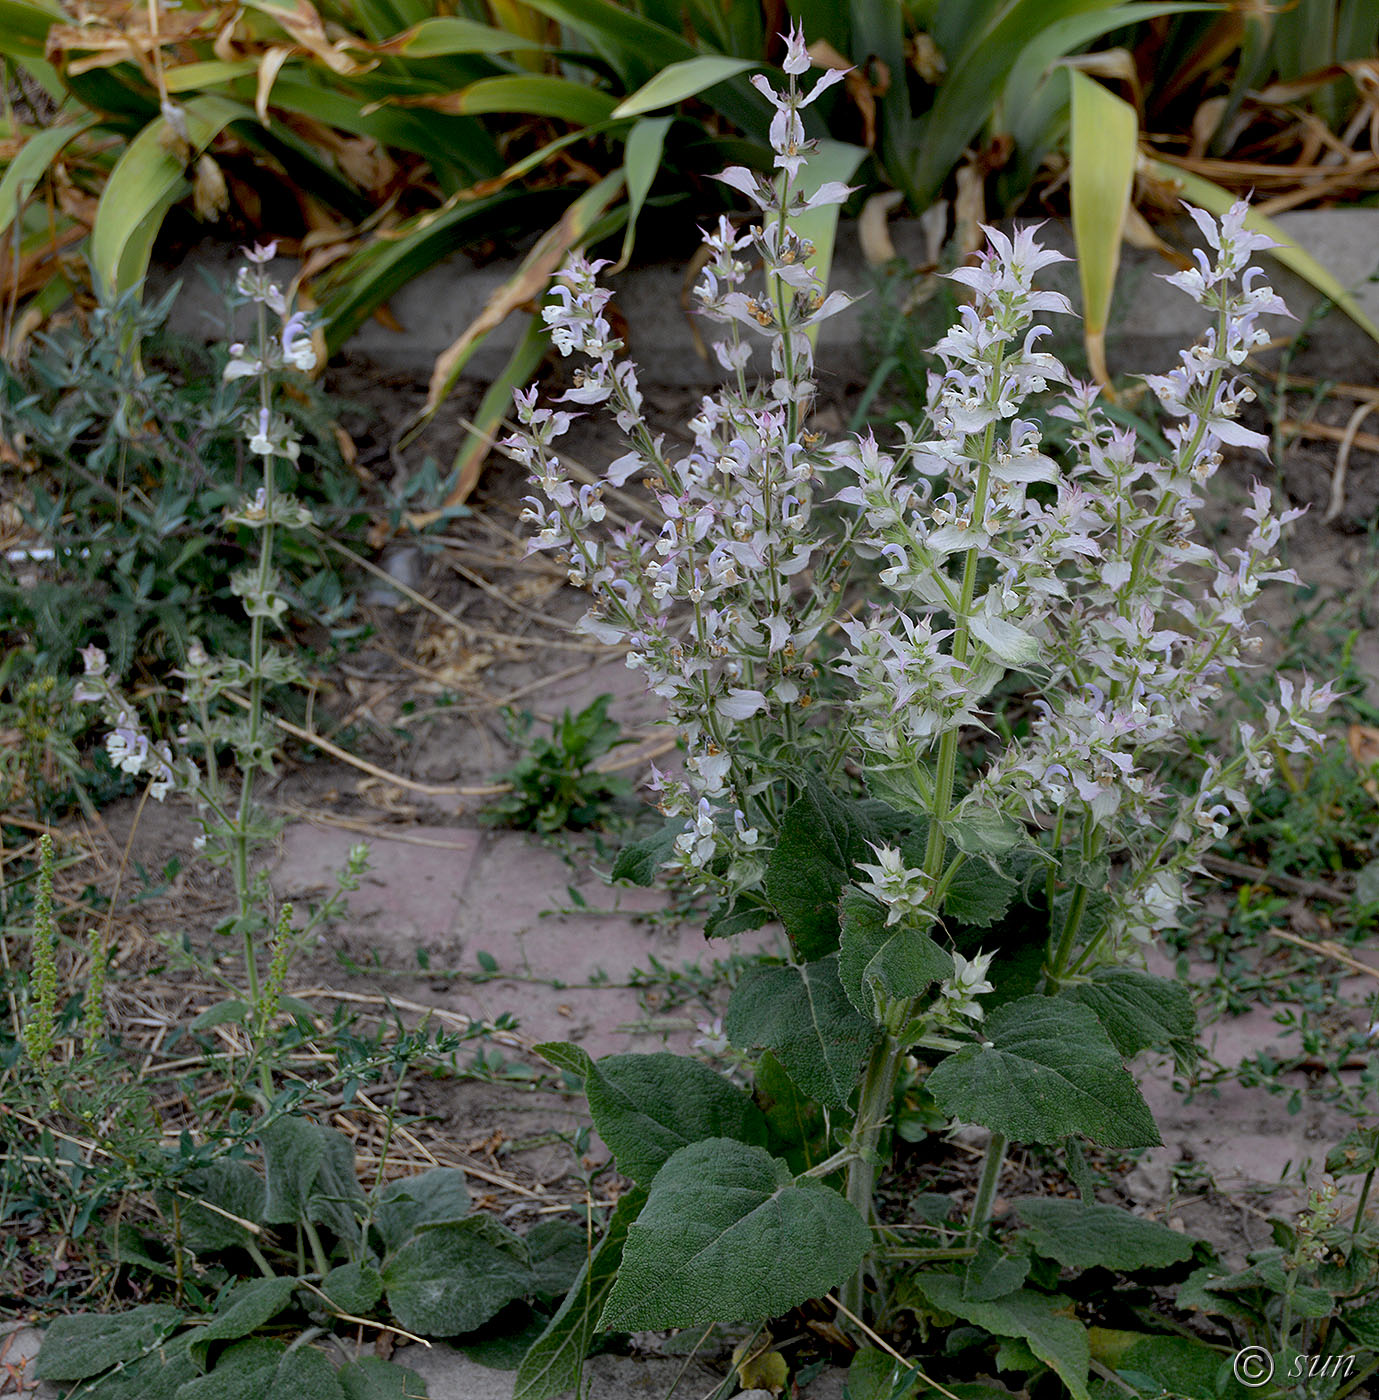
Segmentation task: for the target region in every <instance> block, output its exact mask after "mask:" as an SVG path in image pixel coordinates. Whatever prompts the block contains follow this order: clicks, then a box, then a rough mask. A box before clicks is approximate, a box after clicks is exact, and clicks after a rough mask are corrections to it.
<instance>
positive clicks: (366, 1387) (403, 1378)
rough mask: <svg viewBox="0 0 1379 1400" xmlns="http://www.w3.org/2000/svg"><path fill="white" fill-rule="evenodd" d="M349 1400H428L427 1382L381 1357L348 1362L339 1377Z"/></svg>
mask: <svg viewBox="0 0 1379 1400" xmlns="http://www.w3.org/2000/svg"><path fill="white" fill-rule="evenodd" d="M335 1375H336V1379H337V1380H338V1381H339V1382H340V1389H341V1390H343V1391H344V1392H345V1397H346V1400H426V1397H427V1390H426V1382H425V1381H424V1380H422V1378H421V1377H420V1376H419V1375H417V1373H416V1372H415V1371H410V1370H408V1369H407V1367H406V1366H398V1365H396V1364H395V1363H394V1362H391V1361H384V1360H383V1359H382V1357H379V1356H361V1357H360V1358H359V1360H358V1361H348V1362H346V1363H345V1365H343V1366H342V1367H341V1368H340V1369H339V1370H338V1371H337V1372H336V1373H335Z"/></svg>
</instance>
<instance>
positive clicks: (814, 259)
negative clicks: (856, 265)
mask: <svg viewBox="0 0 1379 1400" xmlns="http://www.w3.org/2000/svg"><path fill="white" fill-rule="evenodd" d="M866 157H867V152H866V151H865V150H863V149H862V147H861V146H849V145H848V144H847V143H846V142H844V141H820V142H819V144H818V147H817V148H816V149H815V151H814V153H813V154H812V155H811V156H810V157H809V164H808V165H806V166H805V167H804V173H803V175H802V176H801V179H800V182H799V186H798V188H799V189H800V190H801V191H802V192H803V193H804V194H806V195H811V194H813V193H814V191H815V190H817V189H818V188H819V186H820V185H824V184H827V183H828V182H829V181H830V180H841V181H843V182H845V183H846V182H847V181H848V180H850V179H852V177H853V176H854V175H855V174H856V173H857V167H858V166H859V165H861V163H862V162H863V161H864V160H865V159H866ZM842 212H843V206H842V205H841V204H825V205H821V206H820V207H819V208H817V209H811V210H809V211H808V212H807V213H804V214H801V215H799V217H798V218H795V219H792V220H791V224H792V226H793V227H794V229H795V232H796V233H798V234H799V236H800V237H801V238H805V239H808V240H809V242H811V243H812V244H813V245H814V252H813V254H812V255H811V256H810V259H809V263H808V266H809V267H810V268H811V269H812V270H813V271H814V272H816V273H817V274H818V275H819V276H820V277H821V278H822V279H823V284H824V289H825V291H827V289H828V278H829V273H830V272H831V270H832V268H833V245H834V243H835V241H836V240H837V237H838V220H839V218H840V217H841V215H842ZM805 334H807V335H808V336H809V340H810V343H811V344H814V345H817V344H818V340H819V328H818V326H810V328H809V330H808V331H806V332H805Z"/></svg>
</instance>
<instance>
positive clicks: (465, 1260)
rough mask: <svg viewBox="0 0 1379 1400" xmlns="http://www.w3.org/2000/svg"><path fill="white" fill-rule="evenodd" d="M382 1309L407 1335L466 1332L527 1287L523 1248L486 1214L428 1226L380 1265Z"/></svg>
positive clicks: (529, 1283) (527, 1267)
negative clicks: (384, 1306)
mask: <svg viewBox="0 0 1379 1400" xmlns="http://www.w3.org/2000/svg"><path fill="white" fill-rule="evenodd" d="M383 1286H384V1288H385V1289H386V1290H387V1294H388V1306H389V1307H390V1308H392V1310H393V1312H394V1314H395V1315H396V1316H397V1320H398V1321H399V1322H400V1323H401V1324H402V1325H403V1326H404V1327H405V1328H407V1330H408V1331H409V1332H420V1333H422V1334H423V1335H424V1336H432V1337H453V1336H455V1335H456V1334H458V1333H460V1332H472V1331H474V1329H475V1328H476V1327H482V1326H483V1325H484V1323H485V1322H487V1321H488V1320H489V1318H491V1317H493V1316H494V1314H495V1313H497V1312H498V1311H499V1310H500V1309H502V1308H504V1307H506V1306H507V1305H508V1304H509V1303H511V1302H512V1301H513V1300H514V1299H515V1298H521V1297H522V1296H524V1295H525V1294H526V1293H527V1292H528V1290H529V1289H530V1288H531V1286H532V1273H531V1265H530V1263H529V1261H528V1256H527V1249H526V1246H525V1245H524V1244H523V1243H522V1241H521V1239H520V1238H519V1237H518V1236H517V1235H515V1234H513V1232H512V1231H511V1230H509V1229H507V1228H506V1227H505V1226H503V1225H500V1224H499V1223H498V1222H497V1221H496V1220H493V1219H492V1218H491V1217H489V1216H486V1215H471V1216H470V1217H469V1218H468V1219H466V1220H459V1221H453V1222H449V1223H446V1224H444V1225H432V1226H428V1227H427V1228H425V1229H423V1230H422V1231H421V1232H420V1233H418V1234H416V1235H413V1236H412V1238H411V1239H410V1240H408V1241H407V1243H406V1244H404V1245H403V1246H402V1248H401V1249H399V1250H398V1251H397V1252H396V1253H395V1254H393V1255H392V1256H391V1257H390V1258H389V1259H388V1261H387V1263H386V1264H385V1265H384V1266H383Z"/></svg>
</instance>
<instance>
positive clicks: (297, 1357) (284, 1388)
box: [270, 1347, 345, 1400]
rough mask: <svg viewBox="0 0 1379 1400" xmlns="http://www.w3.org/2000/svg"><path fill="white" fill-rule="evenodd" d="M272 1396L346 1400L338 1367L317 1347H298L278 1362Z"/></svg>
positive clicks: (299, 1399) (314, 1399)
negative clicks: (336, 1371)
mask: <svg viewBox="0 0 1379 1400" xmlns="http://www.w3.org/2000/svg"><path fill="white" fill-rule="evenodd" d="M270 1393H271V1394H272V1395H273V1396H274V1397H277V1396H279V1395H281V1396H290V1397H291V1400H345V1392H344V1390H343V1389H342V1387H341V1385H340V1381H339V1379H338V1377H337V1376H336V1374H335V1367H334V1366H332V1365H331V1364H330V1361H329V1360H328V1359H327V1357H326V1354H325V1353H324V1352H321V1351H317V1350H316V1348H315V1347H297V1348H296V1349H295V1350H293V1351H289V1352H288V1353H287V1355H286V1356H284V1357H283V1359H282V1360H281V1361H280V1362H278V1369H277V1371H276V1372H275V1373H274V1376H273V1388H272V1391H271V1392H270Z"/></svg>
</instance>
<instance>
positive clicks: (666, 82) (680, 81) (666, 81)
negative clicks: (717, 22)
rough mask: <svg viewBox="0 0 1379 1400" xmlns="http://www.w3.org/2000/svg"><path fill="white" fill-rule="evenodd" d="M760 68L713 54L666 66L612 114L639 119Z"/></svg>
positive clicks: (744, 60)
mask: <svg viewBox="0 0 1379 1400" xmlns="http://www.w3.org/2000/svg"><path fill="white" fill-rule="evenodd" d="M759 66H760V65H758V64H757V63H756V62H755V61H754V60H752V59H750V58H720V57H718V55H716V54H705V55H704V56H703V57H702V58H686V59H683V60H682V61H681V62H679V63H670V64H667V65H666V66H665V67H664V68H662V69H661V71H660V72H659V73H657V74H656V76H655V77H654V78H652V80H651V81H650V82H649V83H644V84H643V85H642V86H641V87H639V88H638V89H637V91H636V92H634V93H633V94H632V96H631V97H628V98H625V99H624V100H623V101H622V102H620V103H619V104H618V106H617V107H616V108H615V109H614V112H613V115H614V116H615V117H640V116H642V115H644V114H645V113H647V112H654V111H656V110H657V108H660V107H674V106H675V105H676V103H678V102H683V101H684V100H685V99H686V98H687V97H697V96H698V95H699V94H700V93H701V92H703V91H705V90H706V89H707V88H711V87H716V86H717V85H718V84H719V83H722V82H726V81H727V80H728V79H729V78H732V77H736V76H737V74H739V73H742V72H745V71H746V70H747V69H748V68H756V67H759Z"/></svg>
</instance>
